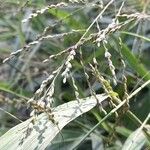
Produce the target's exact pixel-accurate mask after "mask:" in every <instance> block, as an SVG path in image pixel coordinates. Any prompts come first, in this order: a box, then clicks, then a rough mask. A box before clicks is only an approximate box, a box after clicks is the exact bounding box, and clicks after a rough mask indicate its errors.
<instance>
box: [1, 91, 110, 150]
mask: <svg viewBox="0 0 150 150" xmlns="http://www.w3.org/2000/svg"><path fill="white" fill-rule="evenodd" d="M107 97H108V96H106V95H104V94H100V95H97V98H98V99H99V102H102V101H104V100H105V99H106V98H107ZM96 104H97V100H95V98H94V97H93V96H91V97H87V98H86V99H85V100H83V99H82V100H81V101H80V103H78V102H77V101H76V100H75V101H71V102H68V103H65V104H63V105H60V106H58V107H56V108H54V109H53V111H52V112H53V114H54V119H55V121H56V122H58V125H56V124H54V123H53V122H52V121H50V120H49V119H48V116H47V115H46V114H44V113H43V114H41V115H39V117H38V118H37V121H36V123H35V125H34V126H33V129H32V131H31V132H30V133H29V135H27V130H28V126H29V124H30V122H31V119H28V120H27V121H25V122H23V123H21V124H19V125H17V126H15V127H14V128H12V129H10V130H9V131H8V132H7V133H6V134H4V135H3V136H2V137H1V138H0V143H1V144H0V149H1V150H9V149H11V150H20V149H22V150H27V149H28V150H34V149H38V150H43V149H45V148H46V147H47V146H48V145H49V144H50V142H51V141H52V140H53V139H54V137H55V136H56V135H57V134H58V133H59V132H60V130H61V129H62V128H63V127H64V126H65V125H67V124H68V123H69V122H71V121H72V120H74V119H75V118H77V117H78V116H80V115H82V114H83V113H85V112H87V111H89V110H91V109H92V108H93V107H94V106H96Z"/></svg>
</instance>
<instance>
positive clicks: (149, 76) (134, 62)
mask: <svg viewBox="0 0 150 150" xmlns="http://www.w3.org/2000/svg"><path fill="white" fill-rule="evenodd" d="M121 52H122V55H123V57H125V58H126V60H127V62H128V63H129V65H130V66H131V67H132V69H133V70H134V71H136V72H137V73H138V74H139V75H140V76H141V77H143V79H144V80H146V81H147V80H150V73H149V71H148V70H147V69H146V68H145V67H144V65H143V64H142V63H140V62H139V61H138V59H137V58H136V56H135V55H134V54H132V53H131V51H130V50H129V48H128V47H127V46H126V45H125V44H123V43H122V50H121Z"/></svg>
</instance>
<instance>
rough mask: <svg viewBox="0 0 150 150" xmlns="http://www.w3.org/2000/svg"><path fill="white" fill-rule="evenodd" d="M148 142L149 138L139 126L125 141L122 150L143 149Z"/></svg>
mask: <svg viewBox="0 0 150 150" xmlns="http://www.w3.org/2000/svg"><path fill="white" fill-rule="evenodd" d="M147 129H148V128H147ZM146 142H147V138H146V136H145V134H144V132H143V131H142V130H140V128H138V129H137V130H136V131H134V132H133V133H132V134H131V135H130V136H129V137H128V139H127V140H126V141H125V143H124V145H123V148H122V150H127V149H128V150H141V149H142V147H143V146H144V145H145V144H146Z"/></svg>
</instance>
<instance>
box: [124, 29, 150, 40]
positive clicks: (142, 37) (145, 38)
mask: <svg viewBox="0 0 150 150" xmlns="http://www.w3.org/2000/svg"><path fill="white" fill-rule="evenodd" d="M121 33H123V34H128V35H132V36H135V37H138V38H141V39H143V40H145V41H148V42H150V38H147V37H145V36H142V35H139V34H136V33H132V32H125V31H122V32H121Z"/></svg>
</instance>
